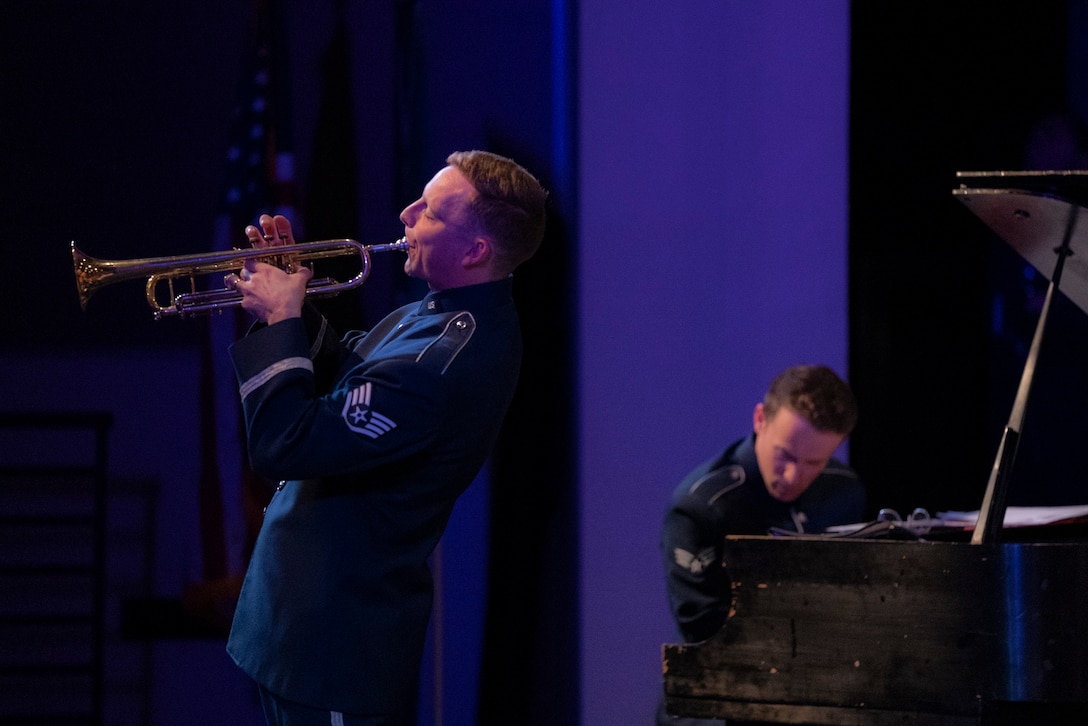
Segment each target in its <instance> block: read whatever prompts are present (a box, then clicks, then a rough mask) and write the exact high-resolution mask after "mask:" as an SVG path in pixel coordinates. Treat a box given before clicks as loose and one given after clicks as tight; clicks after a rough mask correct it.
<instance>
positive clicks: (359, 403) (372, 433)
mask: <svg viewBox="0 0 1088 726" xmlns="http://www.w3.org/2000/svg"><path fill="white" fill-rule="evenodd" d="M371 391H372V384H370V383H364V384H363V385H361V386H359V387H358V388H356V389H354V390H352V391H351V392H350V393H348V396H347V399H346V400H345V401H344V410H343V413H342V416H343V417H344V423H346V424H347V426H348V428H349V429H351V430H352V431H354V432H355V433H357V434H362V435H363V436H369V437H370V438H372V439H376V438H378V437H379V436H381V435H382V434H384V433H388V432H389V431H392V430H393V429H395V428H396V427H397V424H396V423H394V422H393V419H391V418H389V417H388V416H383V415H382V414H380V413H377V412H376V411H373V410H371V408H370V394H371Z"/></svg>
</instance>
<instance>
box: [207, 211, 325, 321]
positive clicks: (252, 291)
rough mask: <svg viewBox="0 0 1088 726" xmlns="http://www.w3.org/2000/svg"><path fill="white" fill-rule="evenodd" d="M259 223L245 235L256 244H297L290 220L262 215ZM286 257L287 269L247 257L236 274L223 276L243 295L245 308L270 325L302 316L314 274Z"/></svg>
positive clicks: (228, 286) (255, 245)
mask: <svg viewBox="0 0 1088 726" xmlns="http://www.w3.org/2000/svg"><path fill="white" fill-rule="evenodd" d="M258 224H259V225H260V226H259V227H256V226H253V225H250V226H248V227H246V237H247V238H248V239H249V241H250V244H252V245H253V246H254V247H258V248H266V247H285V246H290V245H293V244H294V243H295V239H294V236H293V235H292V234H291V222H290V220H288V219H287V218H286V217H283V216H281V215H276V216H275V217H272V216H270V215H267V214H262V215H261V217H260V219H259V220H258ZM283 257H284V260H285V262H286V264H285V267H287V269H286V270H285V269H282V268H281V267H279V266H277V265H271V264H268V263H265V262H259V261H257V260H254V259H251V260H246V262H245V266H244V267H243V268H242V269H241V270H240V271H239V272H238V273H237V274H235V273H233V272H232V273H231V274H229V275H227V276H226V277H225V278H224V279H223V283H224V284H225V285H226V286H227V288H229V289H232V290H236V291H237V292H238V293H239V294H241V296H242V308H243V309H244V310H246V311H248V312H249V313H251V314H252V315H254V316H256V317H257V319H258V320H261V321H263V322H265V323H267V324H268V325H272V324H273V323H278V322H280V321H281V320H286V319H288V318H297V317H300V316H301V315H302V303H303V301H304V300H305V299H306V285H307V284H308V283H309V282H310V278H311V277H313V271H312V270H310V268H308V267H305V266H302V265H297V264H294V263H293V262H291V261H290V255H284V256H283ZM288 270H290V271H288Z"/></svg>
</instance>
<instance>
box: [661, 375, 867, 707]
mask: <svg viewBox="0 0 1088 726" xmlns="http://www.w3.org/2000/svg"><path fill="white" fill-rule="evenodd" d="M856 420H857V408H856V405H855V401H854V395H853V393H852V392H851V390H850V387H849V386H848V385H847V384H846V383H845V382H843V381H842V379H840V378H839V376H838V375H836V374H835V373H834V372H833V371H832V370H831V369H830V368H828V367H826V366H820V365H816V366H809V365H805V366H795V367H792V368H788V369H786V370H785V371H783V372H782V373H780V374H779V375H778V376H777V377H776V378H775V379H774V380H773V381H772V382H771V384H770V386H769V388H768V390H767V392H766V394H765V396H764V398H763V401H762V402H760V403H757V404H756V406H755V410H754V411H753V414H752V432H751V433H749V434H748V435H747V436H745V437H743V438H741V439H739V440H737V441H735V442H734V443H732V444H730V445H729V447H728V448H726V449H725V451H724V452H723V453H721V454H719V455H717V456H715V457H714V458H712V459H710V460H708V461H706V462H704V463H703V464H701V465H699V466H698V467H697V468H696V469H695V470H693V471H692V472H691V473H690V474H688V475H687V477H685V478H684V480H683V481H681V482H680V485H679V486H678V487H677V488H676V490H675V492H674V493H673V495H672V498H671V500H670V502H669V506H668V510H667V512H666V515H665V521H664V526H663V528H662V533H661V549H662V555H663V557H664V565H665V583H666V588H667V591H668V598H669V607H670V609H671V611H672V614H673V618H674V619H675V621H676V625H677V627H678V628H679V631H680V634H681V636H682V638H683V639H684V641H685V642H698V641H702V640H706V639H707V638H709V637H710V636H711V635H713V634H714V633H715V632H717V631H718V630H719V629H720V628H721V627H722V625H723V624H724V623H725V620H726V618H727V616H728V612H729V602H730V582H729V578H728V576H727V574H726V572H725V570H724V568H723V567H722V566H721V557H722V552H721V550H722V543H723V540H724V537H725V536H726V535H727V534H756V535H762V534H768V533H770V532H772V531H775V530H785V531H789V532H798V533H805V534H816V533H819V532H821V531H823V530H824V529H826V528H827V527H830V526H833V525H838V524H849V523H853V522H861V521H863V517H864V515H865V504H866V502H865V489H864V487H863V486H862V484H861V481H860V480H859V478H858V476H857V474H856V473H855V472H854V471H853V469H851V468H850V467H849V466H847V465H846V464H844V463H842V462H840V461H837V460H835V459H833V458H832V455H833V454H834V452H835V450H836V449H838V447H839V445H840V444H842V443H843V441H845V440H846V437H847V436H848V435H849V434H850V432H851V431H853V428H854V424H855V422H856ZM662 723H677V722H676V721H669V720H668V719H667V718H665V719H664V720H663V721H662Z"/></svg>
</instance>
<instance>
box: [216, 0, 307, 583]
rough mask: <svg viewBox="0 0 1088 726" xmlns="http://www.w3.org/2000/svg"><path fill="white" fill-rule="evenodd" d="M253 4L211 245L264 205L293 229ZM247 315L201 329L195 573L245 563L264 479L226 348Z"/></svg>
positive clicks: (274, 73)
mask: <svg viewBox="0 0 1088 726" xmlns="http://www.w3.org/2000/svg"><path fill="white" fill-rule="evenodd" d="M254 9H255V10H254V12H255V17H254V19H253V21H254V22H253V31H254V32H253V38H252V42H251V44H250V46H249V49H248V50H247V53H246V60H245V62H246V68H245V72H244V75H243V76H242V83H241V86H240V88H239V99H238V103H237V105H236V107H235V109H234V114H233V118H232V120H231V131H230V140H229V144H228V147H227V153H226V159H225V168H224V182H223V184H224V186H223V193H222V197H221V200H220V208H219V211H218V214H217V216H216V220H215V228H214V240H213V248H214V249H231V248H232V247H237V246H242V245H245V244H247V243H246V240H245V237H244V234H243V231H244V229H245V227H246V225H248V224H255V223H256V221H257V218H258V217H259V216H260V215H261V214H264V213H268V214H283V215H285V216H287V217H289V218H291V220H292V224H293V226H294V229H295V230H296V232H300V231H301V225H300V224H299V220H297V219H295V217H294V212H293V209H292V204H293V201H294V194H293V190H294V165H293V156H292V153H291V151H290V144H289V135H290V134H289V124H288V123H286V118H287V112H288V106H287V98H286V94H285V92H284V91H283V89H285V88H286V78H284V77H283V75H284V74H283V72H282V68H283V66H284V64H283V60H284V59H283V56H282V53H283V51H284V45H283V43H279V42H277V34H276V30H277V21H278V18H279V13H278V8H277V7H276V3H275V0H258V1H257V2H255V3H254ZM274 52H275V53H276V55H274ZM209 284H214V281H211V283H209ZM249 323H250V320H249V317H248V315H247V314H246V313H244V312H243V311H242V310H241V309H238V308H235V309H233V310H232V311H231V312H228V313H227V314H224V315H221V316H219V315H217V316H212V317H211V318H209V319H208V325H207V335H206V336H204V340H205V344H204V349H203V351H202V361H203V363H202V373H201V377H202V382H201V399H202V401H201V406H202V417H201V418H202V422H203V428H204V431H203V432H202V446H203V457H202V459H203V465H202V468H201V470H202V476H201V484H200V515H201V546H202V562H203V573H202V576H203V579H204V580H205V581H214V580H219V579H221V578H223V577H226V576H229V575H231V574H232V573H238V572H241V571H243V570H244V569H245V564H246V561H247V560H248V557H249V552H250V550H251V548H252V545H253V541H254V539H255V538H256V532H257V529H258V528H259V526H260V512H261V510H262V508H263V506H264V503H265V500H266V499H267V494H266V493H265V486H264V483H263V482H260V481H259V480H258V479H257V477H256V475H255V474H254V473H253V472H252V471H251V470H250V469H249V466H248V457H247V455H246V446H245V432H244V424H243V421H242V415H241V402H240V400H239V396H238V390H237V385H236V382H235V376H234V369H233V367H232V365H231V362H230V358H229V355H228V352H227V351H228V348H229V346H230V344H231V343H232V342H233V341H234V340H236V339H237V338H238V337H240V336H241V335H242V334H244V331H245V329H246V327H248V325H249Z"/></svg>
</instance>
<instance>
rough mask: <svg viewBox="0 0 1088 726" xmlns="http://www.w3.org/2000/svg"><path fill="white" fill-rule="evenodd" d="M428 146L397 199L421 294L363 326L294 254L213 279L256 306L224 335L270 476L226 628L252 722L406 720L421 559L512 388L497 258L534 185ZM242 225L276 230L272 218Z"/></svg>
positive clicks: (426, 610)
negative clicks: (411, 184) (335, 306)
mask: <svg viewBox="0 0 1088 726" xmlns="http://www.w3.org/2000/svg"><path fill="white" fill-rule="evenodd" d="M446 161H447V164H446V166H445V167H443V168H442V169H440V170H439V171H438V172H437V173H436V174H435V175H434V177H433V178H432V179H431V180H430V181H429V182H428V183H427V184H426V186H425V187H424V189H423V191H422V194H421V196H420V197H419V199H417V200H416V201H414V202H412V203H411V204H409V205H408V206H407V207H405V208H404V210H403V211H402V212H401V214H400V219H401V221H402V222H403V223H404V235H405V239H406V241H407V255H408V257H407V260H406V262H405V263H404V271H405V273H406V274H407V275H410V276H412V277H415V278H418V279H420V280H423V281H425V282H426V283H427V286H428V292H427V294H426V295H425V296H424V297H423V299H422V300H420V301H419V302H418V303H413V304H410V305H407V306H405V307H402V308H400V309H399V310H396V311H394V312H393V313H391V314H390V315H388V316H387V317H386V318H385V319H384V320H382V321H381V322H380V323H378V325H377V326H376V327H375V328H374V329H373V330H371V331H369V332H351V333H348V334H346V335H343V336H341V335H339V334H337V333H335V332H334V331H332V330H331V329H330V327H329V325H328V322H327V321H326V320H325V319H324V318H323V317H322V316H321V315H320V313H319V312H318V311H317V310H316V309H315V308H314V307H313V306H312V305H311V304H310V303H308V302H306V300H305V289H306V284H307V282H308V281H309V279H310V272H309V271H308V270H307V269H306V268H300V269H298V270H296V271H293V272H289V271H286V270H284V269H281V268H280V267H277V266H273V265H269V264H265V263H263V262H259V261H255V260H249V261H247V262H246V263H245V267H244V268H243V269H241V270H240V271H239V272H238V273H236V274H235V273H232V274H230V275H227V277H226V278H225V280H224V282H225V285H226V286H227V287H228V288H232V289H234V290H236V291H237V292H238V293H239V294H240V295H241V296H242V302H241V305H242V307H243V308H244V309H245V310H247V311H249V312H250V313H252V314H253V315H254V316H255V317H256V318H257V323H256V324H255V325H254V327H253V329H251V331H250V332H249V333H248V334H247V335H246V336H245V337H243V338H242V339H241V340H238V341H237V342H235V343H234V345H232V346H231V350H230V353H231V358H232V361H233V364H234V368H235V371H236V373H237V378H238V382H239V390H240V393H241V397H242V404H243V410H244V415H245V421H246V431H247V437H248V444H249V453H250V457H251V462H252V465H253V467H254V469H255V470H256V471H257V472H258V473H259V474H261V475H263V476H264V477H267V478H268V479H270V480H273V481H276V480H278V481H279V482H280V483H279V485H278V486H277V487H276V491H275V493H274V494H273V496H272V499H271V501H270V502H269V504H268V507H267V509H266V512H265V517H264V521H263V524H262V527H261V530H260V533H259V535H258V538H257V541H256V545H255V548H254V551H253V555H252V558H251V560H250V564H249V567H248V570H247V572H246V577H245V582H244V584H243V586H242V591H241V595H240V597H239V601H238V606H237V609H236V612H235V616H234V622H233V626H232V628H231V633H230V638H229V640H228V644H227V649H228V651H229V653H230V655H231V656H232V657H233V659H234V660H235V662H236V663H237V664H238V665H239V666H240V667H241V668H242V670H243V671H245V672H246V673H247V674H248V675H249V676H250V677H251V678H253V680H254V681H255V682H256V683H257V685H258V687H259V690H260V692H261V698H262V703H263V706H264V710H265V715H266V717H267V720H268V723H269V724H279V725H283V726H301V725H309V724H330V723H331V724H346V725H348V726H350V725H352V724H356V725H362V724H366V725H367V726H378V725H382V726H388V725H393V724H396V725H399V724H414V723H415V705H416V704H415V699H416V687H417V677H418V669H419V663H420V659H421V657H422V651H423V646H424V637H425V633H426V629H427V624H428V620H429V618H430V612H431V604H432V596H433V585H432V577H431V573H430V571H429V570H428V567H427V558H428V556H429V555H430V554H431V552H432V550H433V549H434V547H435V546H436V544H437V543H438V540H439V538H440V537H441V535H442V533H443V530H444V528H445V526H446V522H447V520H448V518H449V516H450V513H451V511H452V509H453V506H454V502H455V500H456V499H457V497H458V496H459V495H460V494H461V493H462V492H463V491H464V490H465V488H466V487H467V486H468V485H469V484H470V483H471V482H472V480H473V479H474V478H475V476H476V474H477V473H478V471H479V470H480V468H481V466H482V465H483V463H484V460H485V458H486V457H487V456H488V454H489V452H490V451H491V448H492V446H493V444H494V442H495V440H496V437H497V435H498V432H499V427H500V425H501V423H502V420H503V417H504V415H505V413H506V410H507V407H508V405H509V403H510V401H511V398H512V396H513V394H514V387H515V384H516V382H517V378H518V371H519V367H520V361H521V354H522V351H521V338H520V332H519V325H518V315H517V311H516V310H515V307H514V303H513V299H512V297H511V289H512V282H513V278H512V274H513V272H514V270H515V268H517V267H518V265H520V264H521V263H523V262H525V261H526V260H528V259H529V258H530V257H531V256H532V255H533V254H534V253H535V252H536V250H537V249H538V247H539V245H540V243H541V241H542V239H543V235H544V222H545V201H546V197H547V192H546V191H545V190H544V189H543V187H541V185H540V184H539V182H538V181H537V180H536V179H535V178H534V177H533V176H532V175H531V174H530V173H529V172H528V171H526V170H525V169H524V168H522V167H521V166H520V165H518V164H517V163H515V162H514V161H512V160H511V159H508V158H505V157H502V156H498V155H495V154H491V153H488V152H484V151H468V152H456V153H453V154H451V155H450V156H449V157H448V158H447V160H446ZM245 234H246V236H247V237H248V238H249V240H250V242H251V243H252V244H254V245H256V246H258V247H275V246H281V245H282V246H285V247H286V248H287V249H288V250H289V248H290V246H291V245H292V244H294V242H295V240H294V238H293V236H292V231H291V223H290V221H289V220H288V219H286V218H285V217H282V216H274V217H273V216H269V215H262V216H261V217H260V219H259V220H258V223H257V224H256V225H253V226H249V227H247V228H246V230H245ZM287 254H289V252H287Z"/></svg>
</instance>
